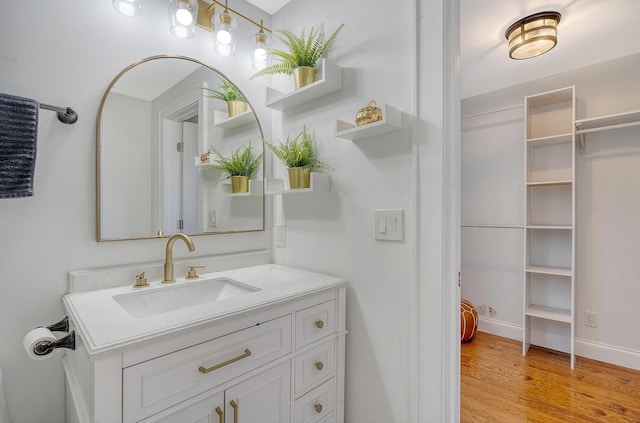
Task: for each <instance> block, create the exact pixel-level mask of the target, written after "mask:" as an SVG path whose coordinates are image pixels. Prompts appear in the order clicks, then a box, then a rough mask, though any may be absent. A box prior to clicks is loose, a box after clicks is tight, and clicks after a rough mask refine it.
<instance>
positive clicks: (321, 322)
mask: <svg viewBox="0 0 640 423" xmlns="http://www.w3.org/2000/svg"><path fill="white" fill-rule="evenodd" d="M316 327H317V328H318V329H322V328H323V327H324V322H323V321H322V320H318V321H316Z"/></svg>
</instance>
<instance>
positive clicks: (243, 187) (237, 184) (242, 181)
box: [231, 176, 249, 194]
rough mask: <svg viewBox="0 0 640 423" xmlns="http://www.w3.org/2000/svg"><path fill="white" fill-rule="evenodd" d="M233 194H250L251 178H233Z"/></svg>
mask: <svg viewBox="0 0 640 423" xmlns="http://www.w3.org/2000/svg"><path fill="white" fill-rule="evenodd" d="M231 192H232V193H234V194H237V193H239V192H249V177H248V176H232V177H231Z"/></svg>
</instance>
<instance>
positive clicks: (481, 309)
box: [476, 304, 489, 316]
mask: <svg viewBox="0 0 640 423" xmlns="http://www.w3.org/2000/svg"><path fill="white" fill-rule="evenodd" d="M476 311H477V312H478V314H480V315H481V316H486V315H488V314H489V307H488V306H487V305H486V304H480V305H479V306H476Z"/></svg>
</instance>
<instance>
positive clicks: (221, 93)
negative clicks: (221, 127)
mask: <svg viewBox="0 0 640 423" xmlns="http://www.w3.org/2000/svg"><path fill="white" fill-rule="evenodd" d="M199 88H201V89H203V90H205V91H207V92H208V93H209V94H208V95H207V97H208V98H217V99H218V100H222V101H226V102H227V110H228V112H229V117H232V116H235V115H237V114H240V113H243V112H245V111H246V110H247V99H246V98H245V97H244V95H242V93H241V92H240V90H239V89H238V87H236V86H235V85H233V83H231V81H229V80H228V79H227V78H225V77H223V76H221V77H220V85H218V86H217V87H216V89H213V88H207V87H199Z"/></svg>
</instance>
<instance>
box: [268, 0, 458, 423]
mask: <svg viewBox="0 0 640 423" xmlns="http://www.w3.org/2000/svg"><path fill="white" fill-rule="evenodd" d="M417 3H419V4H420V8H422V9H421V13H420V15H418V16H417V15H416V11H415V7H416V4H417ZM452 3H455V2H452ZM442 7H443V5H442V4H441V3H440V2H433V1H431V2H426V1H425V2H397V3H394V4H393V7H371V4H370V3H369V2H364V1H354V2H340V1H337V0H329V1H325V2H312V1H296V2H291V3H289V4H288V5H287V6H285V7H284V8H283V9H281V10H280V11H279V12H278V13H276V14H275V15H274V19H273V21H274V27H276V28H277V27H282V26H284V27H286V28H287V29H290V30H292V31H294V32H299V31H300V30H301V29H302V28H303V27H305V28H307V30H308V29H309V28H310V27H311V26H317V25H319V24H320V23H323V22H324V25H325V30H326V31H327V32H330V31H333V30H334V29H335V28H336V27H337V26H338V25H339V24H341V23H343V22H344V23H346V25H345V27H344V29H343V30H342V32H341V33H340V35H339V37H338V41H337V44H336V48H335V49H334V51H333V53H332V54H331V55H330V58H332V59H333V60H335V62H337V63H338V64H339V65H340V66H341V67H342V68H343V89H342V91H341V92H339V93H336V94H331V95H329V96H327V97H324V98H322V99H318V100H315V101H313V102H311V103H307V104H304V105H302V106H300V107H298V108H296V109H295V110H290V111H285V112H283V113H274V135H275V138H276V139H279V140H283V139H284V138H286V136H287V135H289V134H291V135H295V134H297V133H298V132H299V131H300V130H301V129H302V127H303V125H307V127H308V128H309V129H311V130H313V131H314V132H315V134H316V139H317V142H318V150H319V155H320V159H321V160H323V161H326V162H328V163H329V164H330V165H331V166H333V168H334V170H333V171H331V172H329V173H330V175H331V178H332V184H333V186H332V190H331V192H330V193H327V194H319V195H313V196H312V195H307V196H283V197H282V199H280V197H277V198H276V200H274V201H275V202H276V209H275V213H276V223H284V224H286V247H285V248H279V247H278V248H275V250H274V258H275V261H276V262H278V263H281V264H285V265H291V266H294V267H303V268H308V269H313V270H316V271H319V272H324V273H328V274H335V275H340V276H342V277H345V278H346V279H348V280H349V282H350V287H349V289H348V293H347V329H348V330H349V335H348V336H347V358H346V403H345V407H346V415H345V421H347V422H353V423H360V422H370V423H378V422H380V423H382V422H398V423H400V422H414V421H415V422H417V421H424V422H440V421H446V420H447V419H446V418H444V417H443V414H442V413H443V410H442V403H441V401H442V395H443V386H445V385H446V384H453V378H452V379H451V380H447V381H446V382H443V369H442V366H441V363H442V359H443V357H442V346H443V344H442V343H443V337H444V338H446V337H447V335H446V334H444V335H443V333H442V329H441V328H442V326H441V321H442V318H443V317H442V307H443V304H442V302H441V300H442V291H441V283H442V281H443V278H444V276H443V255H444V253H443V251H444V242H443V239H442V234H443V227H442V219H443V215H444V212H443V172H444V170H443V168H444V164H443V155H444V147H443V145H444V143H443V137H444V134H443V128H442V119H443V100H442V98H443V97H442V96H443V94H442V92H443V82H442V81H443V75H442V72H443V68H442V66H443V64H442V62H443V57H442V55H443V51H442V48H443V27H442V25H443V19H442V15H443V10H442ZM390 13H392V14H393V19H392V20H391V21H390V20H389V14H390ZM390 24H391V26H392V27H393V30H387V29H390V26H389V25H390ZM416 27H418V28H419V31H418V32H419V35H417V33H416ZM416 51H417V52H418V53H417V54H416ZM451 51H454V50H451ZM425 52H426V54H424V53H425ZM420 71H421V72H420ZM418 80H419V81H420V84H419V87H418V85H417V81H418ZM273 84H274V85H276V86H277V87H279V88H280V89H282V90H284V91H290V90H291V84H292V82H291V81H290V80H289V79H286V78H280V77H278V78H274V80H273ZM419 88H420V89H419ZM372 99H375V100H376V101H377V102H378V104H382V103H388V104H390V105H392V106H394V107H397V108H399V109H400V110H402V111H403V129H401V130H398V131H395V132H392V133H389V134H385V135H380V136H375V137H372V138H369V139H364V140H360V141H355V142H351V141H348V140H344V139H340V138H336V137H335V136H334V130H335V121H336V119H341V120H345V121H351V122H353V120H354V118H355V114H356V112H357V110H358V109H359V108H361V107H364V106H365V105H366V104H367V103H368V102H369V101H370V100H372ZM417 104H420V105H422V109H421V113H420V121H419V122H417V123H416V122H414V121H413V118H412V116H413V115H416V114H418V113H419V112H418V109H417V106H416V105H417ZM414 125H415V126H414ZM450 142H451V143H452V144H455V140H450ZM418 146H420V148H421V150H420V152H419V150H418ZM417 162H419V165H420V170H421V172H422V173H421V175H420V180H419V181H418V180H417V179H416V178H417V175H418V173H417V170H416V167H417V165H416V163H417ZM274 173H275V174H276V175H279V176H280V177H284V176H285V175H286V173H285V169H284V166H283V165H281V164H280V163H275V164H274ZM418 185H420V194H421V197H420V200H419V199H418V196H417V192H418ZM419 201H422V202H423V203H422V204H424V208H423V209H422V210H421V214H420V215H416V214H415V211H416V210H418V208H417V203H418V202H419ZM374 209H404V212H405V214H404V224H405V228H404V242H382V241H375V240H374V234H373V227H374V224H373V223H374V219H373V213H374ZM418 221H419V222H420V225H418V224H416V222H418ZM418 238H420V240H419V239H418ZM418 245H420V246H421V247H422V250H421V252H419V251H418V248H417V246H418ZM418 261H419V262H420V265H418ZM420 266H421V269H422V273H417V272H416V269H417V268H418V267H420ZM419 278H420V280H419V281H418V280H417V279H419ZM422 278H423V279H422ZM451 283H452V284H453V281H451ZM418 285H419V286H420V288H418ZM423 301H424V302H423ZM418 302H421V304H428V305H429V306H428V307H425V308H423V309H421V310H420V311H421V312H422V314H421V313H420V311H418V310H417V308H419V307H420V306H419V305H417V303H418ZM419 319H425V320H426V321H427V322H428V324H427V325H425V326H424V327H419V326H420V325H419V324H418V320H419ZM418 327H419V328H418ZM418 345H419V346H420V348H422V349H421V350H420V351H422V356H420V357H416V353H415V351H416V350H415V349H416V348H417V347H418ZM454 354H455V353H454ZM418 361H420V363H421V364H422V366H421V367H420V369H418V365H417V362H418ZM418 375H419V376H418ZM418 379H419V381H418ZM418 409H419V410H418Z"/></svg>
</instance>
